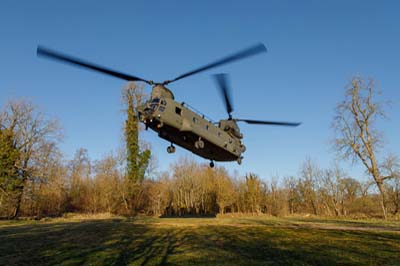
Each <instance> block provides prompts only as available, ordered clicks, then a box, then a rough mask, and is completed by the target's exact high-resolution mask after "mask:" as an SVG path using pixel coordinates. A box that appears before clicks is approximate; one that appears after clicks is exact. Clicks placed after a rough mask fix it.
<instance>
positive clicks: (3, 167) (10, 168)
mask: <svg viewBox="0 0 400 266" xmlns="http://www.w3.org/2000/svg"><path fill="white" fill-rule="evenodd" d="M19 155H20V154H19V151H18V149H17V148H16V144H15V140H14V133H13V132H12V131H11V130H8V129H0V193H1V194H0V198H3V199H4V201H5V202H7V203H8V204H5V205H6V206H5V207H6V209H7V208H9V207H12V206H13V205H14V204H13V201H14V200H15V198H16V195H15V194H16V192H17V191H19V190H21V187H22V182H23V181H22V179H21V178H20V176H19V174H18V169H17V167H16V164H17V161H18V160H19ZM4 211H6V212H8V211H7V210H4ZM8 213H10V212H8Z"/></svg>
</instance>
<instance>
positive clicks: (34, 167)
mask: <svg viewBox="0 0 400 266" xmlns="http://www.w3.org/2000/svg"><path fill="white" fill-rule="evenodd" d="M0 124H1V127H2V128H5V129H8V130H10V131H12V132H14V138H15V139H14V140H15V147H16V148H17V149H18V151H19V153H20V158H19V160H18V162H17V168H18V171H19V173H20V178H21V185H20V186H18V188H17V189H16V194H17V197H16V198H17V201H16V205H15V210H14V214H13V217H15V216H17V215H18V214H19V211H20V206H21V201H22V194H23V191H24V187H25V185H26V184H27V182H29V181H32V180H34V179H36V180H39V181H40V180H41V179H43V178H45V176H43V175H41V174H42V171H40V169H39V168H40V163H39V162H41V161H43V158H44V157H45V158H50V157H51V156H50V155H51V154H52V153H53V152H56V151H57V149H56V145H55V143H56V142H57V141H58V140H59V139H60V138H61V133H60V132H61V131H60V126H59V123H58V121H57V120H52V119H48V118H47V117H46V116H45V115H44V114H43V113H42V112H39V111H38V110H37V108H36V107H35V106H34V105H33V104H31V103H30V102H27V101H25V100H19V101H10V102H8V103H7V105H6V106H5V109H4V110H3V111H2V112H1V113H0Z"/></svg>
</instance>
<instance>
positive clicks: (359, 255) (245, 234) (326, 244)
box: [0, 217, 400, 265]
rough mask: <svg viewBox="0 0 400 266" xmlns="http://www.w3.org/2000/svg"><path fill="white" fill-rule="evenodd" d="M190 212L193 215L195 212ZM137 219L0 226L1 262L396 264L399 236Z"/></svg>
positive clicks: (82, 263) (98, 263) (5, 263)
mask: <svg viewBox="0 0 400 266" xmlns="http://www.w3.org/2000/svg"><path fill="white" fill-rule="evenodd" d="M191 218H193V217H191ZM197 221H198V222H197V224H195V226H193V224H191V226H186V224H185V222H184V221H182V224H180V225H179V226H176V225H169V224H163V223H162V220H161V219H159V220H157V223H150V224H140V223H137V222H135V220H91V221H90V220H89V221H84V222H59V223H54V222H53V223H33V224H27V225H17V226H3V227H0V265H399V261H400V256H399V253H398V251H399V249H400V234H390V233H370V232H351V231H343V230H342V231H335V230H321V229H311V228H308V229H307V228H301V229H293V228H283V227H282V228H279V227H271V226H268V225H266V226H253V227H252V226H247V227H240V226H235V225H236V224H232V225H233V226H232V225H207V226H202V220H201V219H199V220H197Z"/></svg>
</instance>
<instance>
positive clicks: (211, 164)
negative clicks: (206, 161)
mask: <svg viewBox="0 0 400 266" xmlns="http://www.w3.org/2000/svg"><path fill="white" fill-rule="evenodd" d="M210 167H211V168H214V161H213V160H211V162H210Z"/></svg>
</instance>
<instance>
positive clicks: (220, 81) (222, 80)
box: [214, 74, 233, 117]
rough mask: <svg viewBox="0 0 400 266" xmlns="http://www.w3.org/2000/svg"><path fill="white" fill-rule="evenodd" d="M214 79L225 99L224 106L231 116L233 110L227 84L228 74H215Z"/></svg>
mask: <svg viewBox="0 0 400 266" xmlns="http://www.w3.org/2000/svg"><path fill="white" fill-rule="evenodd" d="M214 78H215V81H216V83H217V85H218V88H219V90H220V92H221V94H222V97H223V98H224V101H225V108H226V111H227V112H228V115H229V117H231V113H232V111H233V108H232V101H231V97H230V89H229V86H228V75H227V74H216V75H214Z"/></svg>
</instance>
